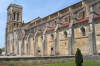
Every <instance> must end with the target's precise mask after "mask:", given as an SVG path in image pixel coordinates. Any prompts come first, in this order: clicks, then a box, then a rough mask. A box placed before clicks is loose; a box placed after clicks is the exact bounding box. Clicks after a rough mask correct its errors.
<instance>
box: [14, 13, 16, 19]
mask: <svg viewBox="0 0 100 66" xmlns="http://www.w3.org/2000/svg"><path fill="white" fill-rule="evenodd" d="M15 16H16V13H15V12H14V20H15Z"/></svg>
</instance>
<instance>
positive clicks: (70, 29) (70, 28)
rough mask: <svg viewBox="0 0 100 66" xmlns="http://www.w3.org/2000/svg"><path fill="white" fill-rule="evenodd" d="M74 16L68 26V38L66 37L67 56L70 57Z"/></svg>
mask: <svg viewBox="0 0 100 66" xmlns="http://www.w3.org/2000/svg"><path fill="white" fill-rule="evenodd" d="M73 18H74V15H73V14H72V20H71V23H70V25H69V36H68V54H69V55H72V52H73V48H72V46H73V44H74V26H73V24H74V20H73Z"/></svg>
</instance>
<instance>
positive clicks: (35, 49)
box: [33, 30, 38, 56]
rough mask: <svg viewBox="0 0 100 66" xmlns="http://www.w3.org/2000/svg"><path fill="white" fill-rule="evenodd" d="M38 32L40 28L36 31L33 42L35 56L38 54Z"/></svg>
mask: <svg viewBox="0 0 100 66" xmlns="http://www.w3.org/2000/svg"><path fill="white" fill-rule="evenodd" d="M37 34H38V30H37V31H36V33H35V35H34V42H33V56H36V54H37V46H36V43H37V40H38V38H37Z"/></svg>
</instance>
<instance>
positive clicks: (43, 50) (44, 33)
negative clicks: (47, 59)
mask: <svg viewBox="0 0 100 66" xmlns="http://www.w3.org/2000/svg"><path fill="white" fill-rule="evenodd" d="M46 32H47V28H45V31H44V32H43V40H42V56H44V55H45V51H46V50H45V48H46V47H45V44H46Z"/></svg>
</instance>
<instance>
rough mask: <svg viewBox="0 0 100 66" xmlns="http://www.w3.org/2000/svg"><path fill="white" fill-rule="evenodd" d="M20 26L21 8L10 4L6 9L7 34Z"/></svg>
mask: <svg viewBox="0 0 100 66" xmlns="http://www.w3.org/2000/svg"><path fill="white" fill-rule="evenodd" d="M21 25H22V6H19V5H16V4H10V5H9V6H8V8H7V32H8V33H10V32H12V31H14V30H16V29H17V28H18V27H21Z"/></svg>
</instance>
